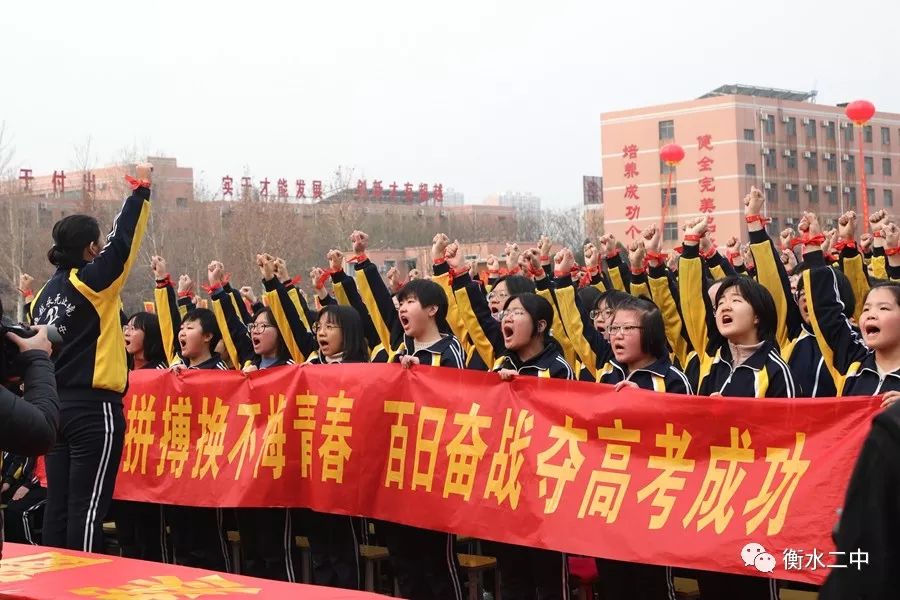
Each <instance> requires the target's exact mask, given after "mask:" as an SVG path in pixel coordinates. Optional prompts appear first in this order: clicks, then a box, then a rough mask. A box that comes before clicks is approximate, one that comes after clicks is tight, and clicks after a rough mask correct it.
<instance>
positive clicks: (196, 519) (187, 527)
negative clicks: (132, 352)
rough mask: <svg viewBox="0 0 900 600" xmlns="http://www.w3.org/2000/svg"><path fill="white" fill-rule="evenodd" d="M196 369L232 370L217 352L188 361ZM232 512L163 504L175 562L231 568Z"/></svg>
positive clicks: (221, 569)
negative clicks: (229, 532)
mask: <svg viewBox="0 0 900 600" xmlns="http://www.w3.org/2000/svg"><path fill="white" fill-rule="evenodd" d="M187 368H188V369H193V370H218V371H230V370H231V369H229V368H228V365H227V364H225V361H223V360H222V357H221V356H219V355H218V354H217V353H215V352H213V353H212V355H211V356H210V357H209V358H208V359H207V360H205V361H203V362H201V363H198V364H195V365H191V364H188V365H187ZM231 516H232V515H231V514H230V512H229V511H227V509H223V508H206V507H199V506H170V505H164V506H163V521H164V523H165V525H166V526H168V529H169V531H170V532H171V539H172V562H174V563H175V564H177V565H181V566H184V567H197V568H199V569H210V570H212V571H222V572H226V573H227V572H229V571H230V570H231V551H230V547H229V545H228V540H227V539H226V536H225V532H226V531H227V529H228V528H229V526H230V521H231V520H232V519H231Z"/></svg>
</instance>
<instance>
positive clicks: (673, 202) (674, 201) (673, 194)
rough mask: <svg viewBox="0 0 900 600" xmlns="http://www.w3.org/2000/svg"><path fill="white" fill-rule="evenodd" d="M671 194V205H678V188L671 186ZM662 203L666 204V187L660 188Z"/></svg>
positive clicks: (662, 204)
mask: <svg viewBox="0 0 900 600" xmlns="http://www.w3.org/2000/svg"><path fill="white" fill-rule="evenodd" d="M669 189H670V192H671V194H670V196H669V206H678V190H677V189H676V188H669ZM659 201H660V205H661V206H665V204H666V188H662V189H661V190H660V199H659Z"/></svg>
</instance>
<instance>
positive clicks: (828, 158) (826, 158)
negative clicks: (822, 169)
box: [822, 152, 831, 160]
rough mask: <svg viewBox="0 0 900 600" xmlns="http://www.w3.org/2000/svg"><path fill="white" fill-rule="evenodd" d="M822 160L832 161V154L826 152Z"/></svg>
mask: <svg viewBox="0 0 900 600" xmlns="http://www.w3.org/2000/svg"><path fill="white" fill-rule="evenodd" d="M822 158H824V159H825V160H831V152H826V153H825V154H823V155H822Z"/></svg>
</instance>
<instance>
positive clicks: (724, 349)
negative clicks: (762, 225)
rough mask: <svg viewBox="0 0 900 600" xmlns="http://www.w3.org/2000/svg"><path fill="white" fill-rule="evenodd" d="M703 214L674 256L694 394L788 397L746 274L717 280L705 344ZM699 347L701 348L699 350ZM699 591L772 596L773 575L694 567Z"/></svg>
mask: <svg viewBox="0 0 900 600" xmlns="http://www.w3.org/2000/svg"><path fill="white" fill-rule="evenodd" d="M707 224H708V221H707V218H706V217H705V216H704V217H699V218H697V219H693V220H691V221H689V222H688V224H687V227H686V229H685V236H684V243H683V248H684V252H683V254H682V255H681V257H680V258H679V262H678V280H679V286H678V289H679V293H680V295H681V309H682V312H683V314H684V320H685V327H686V328H687V329H688V335H689V337H690V339H691V341H692V343H693V344H694V348H695V349H696V350H697V353H698V354H699V355H700V375H699V381H700V384H699V392H698V393H699V395H701V396H717V397H726V398H727V397H742V398H794V397H796V392H795V387H794V380H793V377H792V375H791V371H790V369H789V368H788V366H787V364H786V363H785V362H784V361H783V360H782V359H781V356H780V353H779V351H778V345H777V343H776V342H775V339H776V338H775V336H776V309H775V301H774V300H773V299H772V295H771V294H770V293H769V292H768V290H766V288H764V287H763V286H761V285H760V284H759V283H757V282H755V281H753V280H752V279H750V278H748V277H743V276H730V277H726V278H725V279H724V280H722V281H721V282H718V283H719V285H718V290H717V292H716V297H715V302H714V303H713V306H715V312H714V315H715V321H714V323H715V324H714V325H713V327H715V329H716V332H717V333H718V334H719V336H721V339H722V341H721V342H719V343H717V344H710V343H709V339H710V334H709V332H708V330H707V313H708V311H709V312H712V308H711V307H710V306H709V298H708V297H707V294H706V291H705V290H704V289H703V276H702V264H701V262H700V260H701V259H700V256H699V242H700V238H701V237H702V236H703V235H705V234H706V226H707ZM701 350H702V351H701ZM697 580H698V582H699V584H700V593H701V595H703V596H704V597H709V598H741V599H743V598H747V599H750V598H753V599H756V598H773V599H775V598H777V597H778V589H777V588H778V586H777V581H776V580H775V579H768V578H762V577H751V576H743V575H729V574H725V573H714V572H709V571H699V572H698V573H697Z"/></svg>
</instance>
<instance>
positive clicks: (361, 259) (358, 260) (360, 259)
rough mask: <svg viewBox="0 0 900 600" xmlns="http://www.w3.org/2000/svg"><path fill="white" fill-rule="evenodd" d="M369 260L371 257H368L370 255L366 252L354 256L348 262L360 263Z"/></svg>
mask: <svg viewBox="0 0 900 600" xmlns="http://www.w3.org/2000/svg"><path fill="white" fill-rule="evenodd" d="M367 260H369V257H368V256H366V255H365V254H359V255H357V256H354V257H353V258H351V259H349V260H348V261H347V262H348V263H357V264H358V263H361V262H366V261H367Z"/></svg>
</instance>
